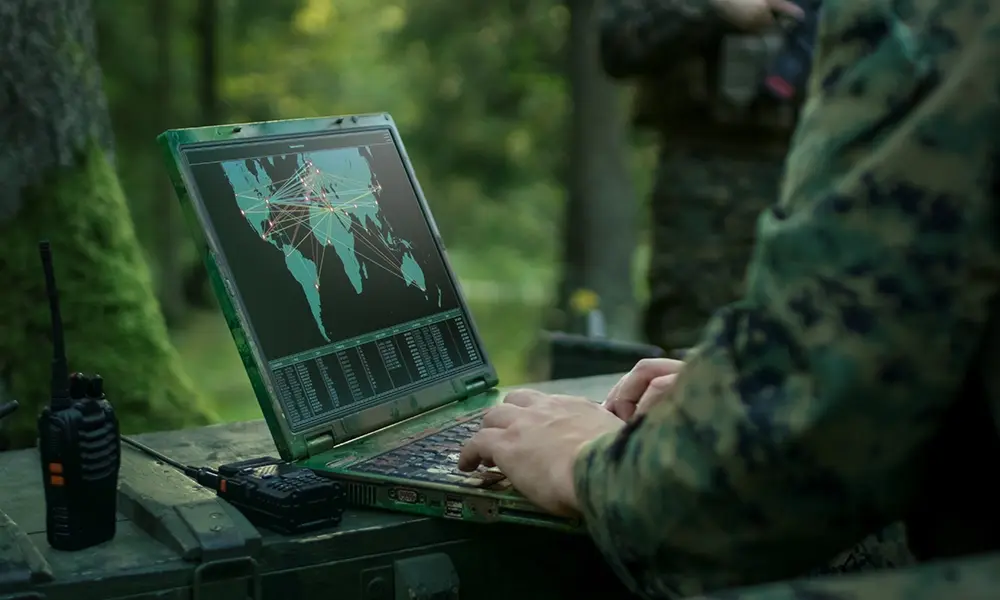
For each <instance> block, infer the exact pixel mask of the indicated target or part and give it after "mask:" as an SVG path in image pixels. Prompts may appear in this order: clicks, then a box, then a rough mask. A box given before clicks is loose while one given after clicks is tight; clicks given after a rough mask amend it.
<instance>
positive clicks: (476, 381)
mask: <svg viewBox="0 0 1000 600" xmlns="http://www.w3.org/2000/svg"><path fill="white" fill-rule="evenodd" d="M488 389H490V384H489V382H488V381H486V377H475V378H473V379H469V380H467V381H466V382H465V397H466V398H470V397H472V396H475V395H476V394H480V393H482V392H485V391H486V390H488Z"/></svg>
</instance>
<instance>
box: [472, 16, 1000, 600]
mask: <svg viewBox="0 0 1000 600" xmlns="http://www.w3.org/2000/svg"><path fill="white" fill-rule="evenodd" d="M820 31H821V32H822V34H821V36H820V38H819V46H818V48H817V52H816V54H815V56H816V62H815V63H814V65H813V77H812V79H811V80H810V81H811V82H810V88H809V91H808V94H809V95H808V97H809V100H808V102H807V103H806V105H805V108H804V110H803V113H802V115H801V117H800V124H799V127H798V130H797V132H796V135H795V139H794V143H793V147H792V149H791V151H790V153H789V157H788V161H787V171H786V176H785V180H784V182H783V185H782V190H781V193H780V195H779V200H778V202H777V204H776V205H774V206H773V207H772V208H771V209H769V210H767V211H766V212H765V213H764V214H763V215H761V218H760V220H759V222H758V227H757V238H756V244H755V247H754V253H753V258H752V260H751V263H750V266H749V269H748V276H747V286H746V291H745V293H744V295H743V297H742V298H741V299H740V300H738V301H736V302H734V303H732V304H730V305H728V306H725V307H722V308H720V309H719V310H717V311H716V312H715V314H714V315H713V317H712V318H711V320H710V321H709V323H708V326H707V328H706V329H705V331H704V334H703V335H702V337H701V339H700V341H699V343H698V344H697V346H696V347H695V348H694V349H693V351H692V352H691V354H690V356H689V357H688V360H687V362H685V363H684V365H683V368H681V369H680V370H679V373H676V377H675V378H674V381H673V382H672V384H670V383H663V384H661V386H660V389H662V390H664V391H663V392H662V393H661V394H659V395H658V396H657V397H656V398H655V399H654V400H653V401H650V402H647V404H646V408H645V412H643V413H642V414H639V415H638V416H633V417H632V418H630V419H629V420H628V421H627V422H626V421H623V420H622V419H620V418H619V417H618V416H617V415H616V414H615V412H613V411H612V410H605V409H603V408H601V407H599V406H597V405H595V404H594V403H591V402H588V401H586V400H584V399H582V398H572V397H562V396H548V395H544V394H539V393H537V392H532V391H524V392H516V393H511V394H509V395H508V396H507V398H506V399H505V401H504V403H503V404H502V405H500V406H498V407H496V408H494V409H493V410H491V411H490V412H489V413H488V414H487V415H486V416H485V418H484V419H483V422H482V427H481V429H480V430H479V432H478V433H477V434H476V435H475V436H474V437H473V438H472V439H471V440H469V442H468V443H467V444H466V446H465V448H463V452H462V456H461V457H460V461H459V465H460V467H461V468H463V469H469V468H471V467H473V466H474V465H477V464H479V463H481V462H482V463H485V464H495V465H496V466H497V467H499V468H500V469H501V470H502V471H503V472H504V473H505V474H506V475H507V476H508V477H509V478H510V480H511V482H512V483H513V484H514V486H515V487H516V488H517V489H519V490H520V491H521V492H522V493H524V494H525V496H526V497H528V498H529V499H531V500H532V501H533V502H535V503H537V504H538V505H539V506H541V507H544V508H546V509H548V510H550V511H552V512H553V513H556V514H566V515H570V514H574V513H577V514H581V515H582V516H583V517H584V519H585V520H586V523H587V526H588V530H589V532H590V534H591V535H592V536H593V539H594V540H595V542H596V543H597V545H598V546H599V547H600V548H601V550H602V551H603V552H604V554H605V556H606V557H607V559H608V561H609V562H610V563H611V565H612V566H613V567H614V569H615V570H616V572H617V573H618V574H619V575H620V576H621V578H622V579H623V580H624V581H625V582H627V583H628V585H629V586H630V587H631V588H632V589H633V590H635V591H636V592H639V593H641V594H642V595H644V596H646V597H648V598H675V597H681V596H688V595H693V594H698V593H705V592H711V591H713V590H719V589H724V588H732V587H736V586H745V585H748V584H754V583H760V582H768V581H776V580H781V579H787V578H791V577H796V576H798V575H800V574H802V573H804V572H808V571H809V570H810V569H814V568H816V567H818V566H820V565H822V564H824V563H825V562H827V561H829V560H830V559H831V557H833V556H835V555H836V554H837V552H838V551H839V550H840V549H842V548H846V547H849V546H850V545H851V544H852V543H856V542H857V541H858V540H860V539H862V538H863V537H864V536H865V535H866V534H867V533H868V532H871V531H874V530H877V529H879V528H881V527H884V526H886V525H887V524H889V523H892V522H895V521H899V520H903V521H905V522H906V524H907V533H908V536H909V541H910V543H911V546H912V549H913V551H914V553H915V554H916V555H917V556H918V558H920V559H922V560H927V559H939V558H946V557H955V556H966V555H972V554H977V553H984V552H997V551H1000V514H998V510H997V507H1000V487H998V486H997V482H996V481H995V479H996V477H995V476H994V474H995V471H996V469H995V468H994V467H995V465H996V463H997V460H998V458H1000V374H998V371H997V368H996V365H997V364H1000V181H998V174H1000V68H998V67H997V65H998V64H1000V62H998V61H1000V4H998V3H996V2H985V1H983V0H914V1H911V2H900V3H885V2H863V1H862V0H829V1H828V2H827V3H826V4H825V5H824V8H823V14H822V23H821V28H820ZM663 377H669V374H667V375H663ZM622 385H624V383H623V384H622ZM621 387H622V386H619V388H618V390H617V391H613V392H612V397H611V398H610V403H609V404H610V405H614V404H615V403H616V400H617V399H616V398H615V394H616V393H618V392H620V391H621ZM638 387H642V386H638ZM991 465H992V466H991ZM996 564H997V563H996V560H992V561H990V560H985V561H976V560H972V559H969V560H968V561H967V562H965V563H964V565H965V567H964V569H958V568H935V567H933V566H931V565H922V566H920V567H919V568H913V569H905V570H903V569H900V570H897V571H894V572H893V573H894V574H893V575H892V576H889V577H886V578H884V579H882V581H884V582H885V587H884V588H882V589H880V590H876V592H877V593H876V594H873V593H872V588H871V586H870V585H867V583H866V582H870V581H872V580H871V579H867V580H866V579H854V578H852V579H844V580H843V581H839V582H838V581H833V582H829V583H816V584H813V583H809V582H806V583H802V582H799V583H787V584H781V585H777V586H775V587H773V588H772V591H771V593H769V594H768V595H766V596H758V597H767V598H774V599H777V598H787V599H807V598H808V599H815V598H820V597H821V598H825V599H827V598H828V599H831V600H846V599H854V598H873V600H874V599H876V598H877V599H878V600H896V599H903V598H911V597H914V596H911V595H910V594H911V593H913V594H915V595H916V597H921V598H932V597H944V598H991V597H997V596H996V591H997V590H996V589H993V590H992V592H990V591H989V589H988V587H987V586H989V585H990V581H992V582H994V583H996V581H997V578H996V573H995V572H993V571H995V568H996ZM984 569H985V571H984ZM990 569H992V571H991V570H990ZM852 586H856V587H852ZM956 589H957V590H959V591H958V593H954V592H953V593H950V594H949V593H948V591H949V590H952V591H954V590H956ZM855 592H857V594H855ZM733 597H740V594H735V595H734V596H733ZM745 597H753V594H747V595H746V596H745Z"/></svg>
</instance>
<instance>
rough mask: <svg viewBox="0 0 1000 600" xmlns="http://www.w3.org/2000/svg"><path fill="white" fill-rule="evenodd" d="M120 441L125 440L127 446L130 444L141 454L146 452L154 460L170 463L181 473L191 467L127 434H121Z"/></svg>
mask: <svg viewBox="0 0 1000 600" xmlns="http://www.w3.org/2000/svg"><path fill="white" fill-rule="evenodd" d="M122 441H123V442H125V443H126V444H128V445H129V446H132V447H133V448H135V449H136V450H138V451H139V452H142V453H143V454H148V455H149V456H152V457H153V458H155V459H156V460H158V461H160V462H162V463H166V464H168V465H170V466H171V467H173V468H175V469H177V470H179V471H180V472H181V473H185V474H186V473H187V472H188V470H189V469H191V467H188V466H187V465H183V464H181V463H179V462H177V461H176V460H174V459H172V458H170V457H169V456H167V455H166V454H164V453H162V452H159V451H157V450H153V449H152V448H150V447H149V446H147V445H146V444H143V443H141V442H137V441H135V440H133V439H132V438H130V437H128V436H124V435H123V436H122Z"/></svg>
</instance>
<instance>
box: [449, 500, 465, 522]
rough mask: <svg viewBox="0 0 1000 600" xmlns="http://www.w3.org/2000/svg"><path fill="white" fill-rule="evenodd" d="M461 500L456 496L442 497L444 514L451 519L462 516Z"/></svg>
mask: <svg viewBox="0 0 1000 600" xmlns="http://www.w3.org/2000/svg"><path fill="white" fill-rule="evenodd" d="M462 504H463V503H462V501H461V500H460V499H458V498H445V499H444V516H446V517H450V518H452V519H461V518H462Z"/></svg>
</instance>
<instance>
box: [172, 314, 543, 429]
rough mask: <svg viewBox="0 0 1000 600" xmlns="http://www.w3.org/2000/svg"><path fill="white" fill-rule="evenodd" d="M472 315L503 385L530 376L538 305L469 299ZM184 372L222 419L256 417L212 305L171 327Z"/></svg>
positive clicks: (256, 410)
mask: <svg viewBox="0 0 1000 600" xmlns="http://www.w3.org/2000/svg"><path fill="white" fill-rule="evenodd" d="M470 309H471V310H472V313H473V317H474V318H475V320H476V325H477V326H478V327H479V332H480V335H482V337H483V341H484V343H485V344H486V348H487V349H488V352H489V355H490V359H491V360H492V361H493V364H494V365H495V366H496V368H497V371H498V372H499V375H500V380H501V382H502V383H503V384H504V385H512V384H518V383H525V382H526V381H528V380H530V379H537V376H536V377H533V369H532V368H531V367H532V366H531V365H529V364H528V362H529V361H530V356H531V354H532V352H531V351H532V349H533V348H534V345H535V343H536V341H537V339H538V333H539V331H540V329H541V322H542V315H543V312H544V307H543V306H534V305H528V304H525V303H517V302H489V303H485V302H479V303H471V306H470ZM174 343H175V344H176V345H177V349H178V351H179V352H180V354H181V360H182V361H183V362H184V366H185V367H186V368H187V372H188V375H190V376H191V378H192V379H193V380H194V382H195V385H197V386H198V387H199V388H200V389H201V390H202V391H203V392H204V393H205V394H206V395H207V396H208V398H209V399H210V401H211V402H212V404H213V408H214V409H215V410H216V412H217V413H218V414H219V415H220V417H221V418H222V420H223V421H245V420H249V419H259V418H261V413H260V408H259V407H258V406H257V402H256V399H255V398H254V395H253V391H252V390H251V389H250V382H249V380H248V379H247V375H246V371H244V369H243V363H242V362H241V361H240V357H239V354H237V352H236V346H235V345H234V344H233V339H232V337H231V336H230V334H229V329H228V328H227V327H226V322H225V320H223V318H222V315H221V314H220V313H219V312H217V311H202V312H198V313H195V314H193V315H191V316H190V317H189V319H188V321H187V324H186V325H185V326H184V327H183V328H182V329H179V330H178V331H176V332H175V333H174Z"/></svg>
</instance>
